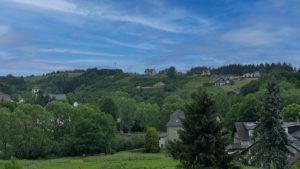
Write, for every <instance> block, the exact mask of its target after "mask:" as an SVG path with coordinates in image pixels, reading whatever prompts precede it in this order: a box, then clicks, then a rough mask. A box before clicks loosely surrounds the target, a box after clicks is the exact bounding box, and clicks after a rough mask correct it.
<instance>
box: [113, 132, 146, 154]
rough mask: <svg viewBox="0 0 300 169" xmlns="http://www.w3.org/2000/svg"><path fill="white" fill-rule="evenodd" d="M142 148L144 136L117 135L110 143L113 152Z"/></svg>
mask: <svg viewBox="0 0 300 169" xmlns="http://www.w3.org/2000/svg"><path fill="white" fill-rule="evenodd" d="M143 147H144V135H142V134H134V135H117V136H116V137H115V139H114V141H113V143H112V149H113V150H114V151H117V152H118V151H125V150H133V149H140V148H143Z"/></svg>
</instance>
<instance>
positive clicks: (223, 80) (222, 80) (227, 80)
mask: <svg viewBox="0 0 300 169" xmlns="http://www.w3.org/2000/svg"><path fill="white" fill-rule="evenodd" d="M230 83H231V80H230V78H229V77H221V78H219V79H218V80H217V81H216V82H215V86H227V85H230Z"/></svg>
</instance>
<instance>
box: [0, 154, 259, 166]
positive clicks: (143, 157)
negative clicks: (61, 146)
mask: <svg viewBox="0 0 300 169" xmlns="http://www.w3.org/2000/svg"><path fill="white" fill-rule="evenodd" d="M5 163H6V161H0V168H1V169H2V168H4V167H3V166H4V164H5ZM20 163H21V164H22V166H23V169H175V166H176V165H177V163H178V162H177V161H174V160H172V159H171V158H169V157H167V156H166V154H165V153H159V154H145V153H138V152H120V153H116V154H114V155H107V156H104V155H103V156H90V157H72V158H60V159H54V160H35V161H25V160H22V161H20ZM245 169H258V168H249V167H245Z"/></svg>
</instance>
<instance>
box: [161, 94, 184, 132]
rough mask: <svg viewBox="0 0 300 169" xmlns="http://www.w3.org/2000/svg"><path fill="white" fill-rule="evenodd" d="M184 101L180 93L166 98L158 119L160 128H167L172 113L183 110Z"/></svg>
mask: <svg viewBox="0 0 300 169" xmlns="http://www.w3.org/2000/svg"><path fill="white" fill-rule="evenodd" d="M183 106H184V101H183V100H182V99H181V98H180V97H179V96H178V95H170V96H167V97H166V98H165V99H164V102H163V105H162V110H161V115H160V116H159V118H158V119H157V120H160V126H159V129H161V130H165V125H166V124H167V122H168V120H169V118H170V115H171V114H172V113H174V112H175V111H178V110H183Z"/></svg>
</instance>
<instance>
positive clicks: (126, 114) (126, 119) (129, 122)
mask: <svg viewBox="0 0 300 169" xmlns="http://www.w3.org/2000/svg"><path fill="white" fill-rule="evenodd" d="M115 101H116V104H117V106H118V111H119V113H118V117H119V118H120V121H121V124H120V130H121V131H122V132H129V131H130V130H131V128H132V126H133V125H134V117H135V111H136V101H135V100H134V99H131V98H127V97H117V98H115Z"/></svg>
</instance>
